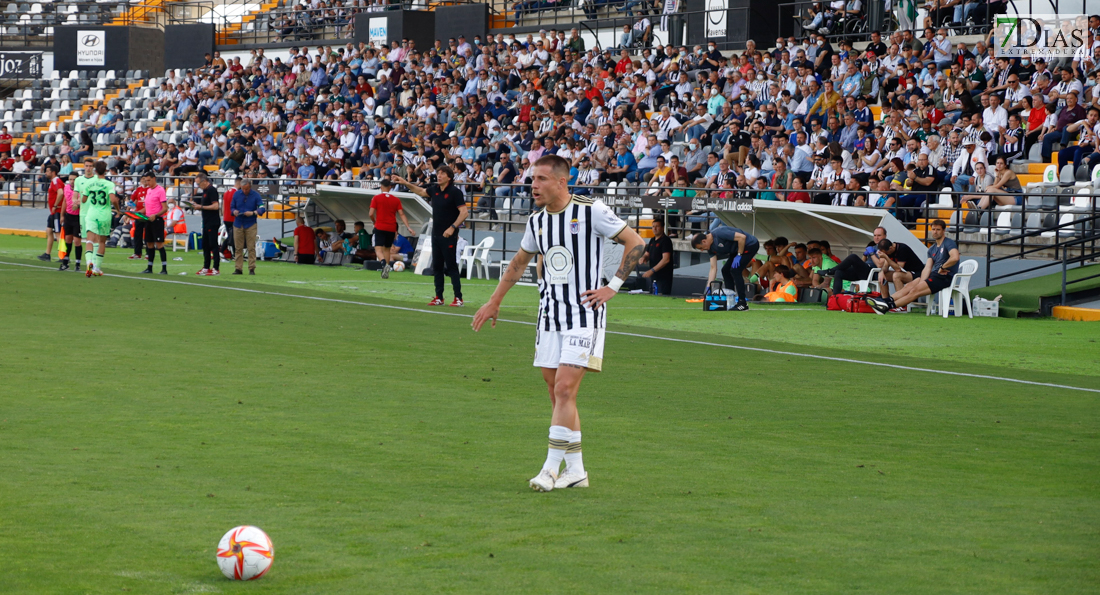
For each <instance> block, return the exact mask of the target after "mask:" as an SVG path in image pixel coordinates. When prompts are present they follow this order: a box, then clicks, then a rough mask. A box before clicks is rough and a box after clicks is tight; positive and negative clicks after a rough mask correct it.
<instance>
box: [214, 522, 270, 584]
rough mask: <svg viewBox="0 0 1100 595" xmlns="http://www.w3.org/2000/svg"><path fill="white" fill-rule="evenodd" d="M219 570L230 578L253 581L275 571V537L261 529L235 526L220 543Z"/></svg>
mask: <svg viewBox="0 0 1100 595" xmlns="http://www.w3.org/2000/svg"><path fill="white" fill-rule="evenodd" d="M217 560H218V567H219V568H221V569H222V574H224V575H225V576H226V578H230V579H233V580H236V581H250V580H255V579H258V578H260V577H261V576H263V575H264V573H266V572H267V571H268V570H270V569H271V562H272V561H274V560H275V548H274V547H272V546H271V538H269V537H268V536H267V533H264V532H263V531H261V530H260V528H259V527H252V526H250V525H242V526H240V527H233V528H232V529H230V530H229V532H228V533H226V534H225V535H223V536H222V540H221V541H219V542H218V556H217Z"/></svg>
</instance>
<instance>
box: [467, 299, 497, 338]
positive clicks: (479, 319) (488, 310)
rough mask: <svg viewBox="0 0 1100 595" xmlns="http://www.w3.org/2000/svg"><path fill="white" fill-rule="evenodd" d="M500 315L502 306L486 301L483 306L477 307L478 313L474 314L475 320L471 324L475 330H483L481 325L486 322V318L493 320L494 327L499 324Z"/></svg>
mask: <svg viewBox="0 0 1100 595" xmlns="http://www.w3.org/2000/svg"><path fill="white" fill-rule="evenodd" d="M499 315H500V306H494V305H493V304H492V303H486V304H485V305H483V306H482V307H480V308H478V309H477V313H476V314H474V321H473V323H472V324H471V325H470V326H472V327H473V329H474V332H475V333H476V332H478V331H480V330H481V326H482V325H483V324H485V321H486V320H492V321H493V322H492V324H491V325H490V326H492V327H493V328H496V326H497V316H499Z"/></svg>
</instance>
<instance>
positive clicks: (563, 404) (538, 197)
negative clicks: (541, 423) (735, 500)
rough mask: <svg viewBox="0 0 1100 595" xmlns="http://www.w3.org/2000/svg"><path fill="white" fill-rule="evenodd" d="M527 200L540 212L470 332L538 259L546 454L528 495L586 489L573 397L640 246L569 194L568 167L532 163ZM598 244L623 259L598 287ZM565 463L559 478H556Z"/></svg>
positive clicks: (605, 215) (599, 360)
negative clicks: (609, 243)
mask: <svg viewBox="0 0 1100 595" xmlns="http://www.w3.org/2000/svg"><path fill="white" fill-rule="evenodd" d="M531 196H532V197H533V198H534V200H535V206H536V208H538V209H539V210H538V211H537V212H536V213H534V214H533V215H531V217H530V218H529V219H528V220H527V229H526V231H525V232H524V234H523V241H522V242H521V243H520V249H519V251H518V252H516V255H515V257H513V258H512V262H511V263H509V265H508V269H507V270H506V271H505V273H504V274H503V275H501V278H500V284H499V285H497V288H496V291H494V292H493V295H492V297H490V298H489V301H488V303H486V304H485V305H484V306H482V307H481V308H480V309H479V310H478V311H477V314H475V315H474V321H473V329H474V331H479V330H481V327H482V325H484V324H485V322H487V321H490V320H491V321H492V326H496V321H497V316H498V315H499V314H500V303H501V301H503V300H504V296H505V294H507V293H508V290H509V289H511V288H512V286H513V285H515V284H516V282H517V281H519V279H520V276H521V275H522V274H523V272H524V271H525V270H526V269H527V265H528V263H530V262H531V258H532V257H534V256H535V255H536V254H537V255H539V256H541V258H542V263H543V276H542V281H543V284H542V288H541V291H540V299H539V316H538V325H537V327H536V331H535V364H534V365H535V366H536V367H539V368H542V378H543V380H545V381H546V388H547V390H548V391H549V393H550V404H551V407H552V410H553V413H552V416H551V419H550V448H549V452H548V453H547V456H546V462H545V463H544V464H543V466H542V470H541V471H540V472H539V474H538V475H536V476H535V477H533V478H532V479H531V480H530V482H529V483H530V485H531V487H532V488H533V489H535V490H538V491H541V492H549V491H550V490H552V489H554V488H573V487H588V474H587V473H586V472H585V470H584V463H583V461H582V459H581V421H580V415H579V414H578V413H577V391H578V389H579V388H580V384H581V380H582V379H584V374H585V372H587V371H589V370H591V371H593V372H599V371H600V369H601V368H602V366H603V344H604V326H605V324H606V322H607V308H606V304H607V302H608V301H609V300H610V299H611V298H613V297H615V293H616V292H617V291H618V290H619V287H621V286H622V284H623V281H626V278H627V277H628V276H629V275H630V271H632V270H634V267H635V266H637V264H638V261H639V260H640V259H641V257H642V253H643V252H644V246H643V242H642V238H641V237H639V236H638V234H637V232H635V231H634V230H633V229H631V228H630V227H628V226H627V224H626V222H624V221H623V220H622V219H619V217H618V216H616V215H615V213H614V211H612V210H611V209H610V208H608V207H607V205H605V204H603V203H602V202H598V201H593V200H592V199H590V198H586V197H579V196H575V195H572V194H570V193H569V162H568V161H566V160H565V159H562V158H561V157H558V156H557V155H544V156H542V157H540V158H539V159H538V160H537V161H535V165H534V168H533V176H532V180H531ZM605 239H611V240H614V241H616V242H618V243H620V244H623V246H624V249H623V258H622V263H621V264H620V265H619V270H618V272H617V273H616V274H615V277H614V278H613V279H611V282H610V283H608V284H607V285H605V286H603V287H600V265H601V263H602V262H603V244H604V240H605ZM563 459H564V460H565V471H564V472H562V473H561V474H560V475H559V474H558V470H559V468H560V466H561V463H562V460H563Z"/></svg>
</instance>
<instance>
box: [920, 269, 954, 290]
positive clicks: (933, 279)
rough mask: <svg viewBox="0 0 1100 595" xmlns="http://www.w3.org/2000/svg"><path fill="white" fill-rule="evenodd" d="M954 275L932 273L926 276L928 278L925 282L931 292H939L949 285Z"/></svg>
mask: <svg viewBox="0 0 1100 595" xmlns="http://www.w3.org/2000/svg"><path fill="white" fill-rule="evenodd" d="M952 277H954V275H941V274H939V273H932V274H931V275H929V276H928V280H927V281H925V283H927V284H928V289H930V290H931V291H932V293H934V294H935V293H939V292H941V291H943V290H944V289H947V288H948V287H951V278H952Z"/></svg>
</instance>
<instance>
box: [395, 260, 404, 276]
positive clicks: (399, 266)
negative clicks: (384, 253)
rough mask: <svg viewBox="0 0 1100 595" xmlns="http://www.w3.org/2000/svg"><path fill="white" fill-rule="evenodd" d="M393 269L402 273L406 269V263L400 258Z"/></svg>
mask: <svg viewBox="0 0 1100 595" xmlns="http://www.w3.org/2000/svg"><path fill="white" fill-rule="evenodd" d="M393 270H394V271H396V272H398V273H400V272H401V271H403V270H405V263H403V262H401V261H400V260H399V261H397V262H395V263H393Z"/></svg>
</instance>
